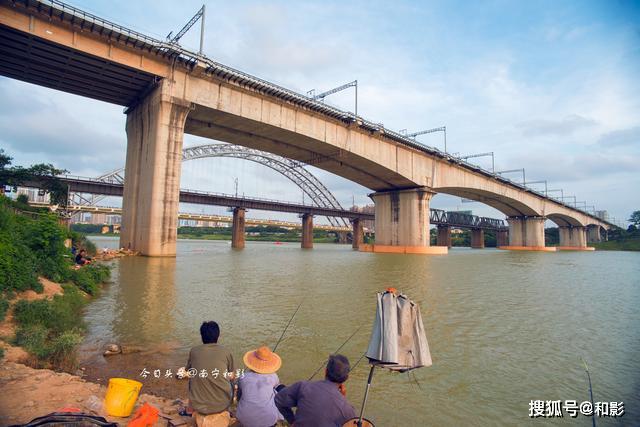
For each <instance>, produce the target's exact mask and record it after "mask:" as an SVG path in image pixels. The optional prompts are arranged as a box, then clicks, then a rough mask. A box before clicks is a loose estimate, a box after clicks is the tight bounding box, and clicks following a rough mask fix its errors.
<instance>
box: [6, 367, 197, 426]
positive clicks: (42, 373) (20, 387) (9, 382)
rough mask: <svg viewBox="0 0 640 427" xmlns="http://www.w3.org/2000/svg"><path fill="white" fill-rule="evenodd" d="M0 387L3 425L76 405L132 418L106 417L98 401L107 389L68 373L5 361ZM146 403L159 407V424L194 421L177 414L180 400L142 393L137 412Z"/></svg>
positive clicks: (95, 411) (110, 418) (117, 420)
mask: <svg viewBox="0 0 640 427" xmlns="http://www.w3.org/2000/svg"><path fill="white" fill-rule="evenodd" d="M0 390H2V398H0V426H8V425H12V424H22V423H26V422H28V421H30V420H32V419H34V418H36V417H39V416H42V415H46V414H48V413H51V412H55V411H57V410H59V409H61V408H63V407H75V408H78V409H80V410H81V411H83V412H87V413H91V414H94V415H100V416H104V417H105V418H107V419H108V420H109V421H113V422H117V423H119V424H123V425H124V424H126V423H127V422H128V421H129V420H130V419H131V418H132V417H129V418H116V417H109V416H106V413H105V412H104V409H103V408H101V407H100V405H99V404H96V402H102V401H103V400H104V396H105V393H106V391H107V388H106V387H105V386H103V385H100V384H95V383H91V382H87V381H85V380H83V379H82V378H80V377H78V376H75V375H70V374H67V373H59V372H54V371H51V370H48V369H34V368H30V367H28V366H25V365H22V364H19V363H13V362H4V363H3V364H2V366H0ZM143 391H144V388H143ZM144 403H149V404H150V405H153V406H154V407H156V408H157V409H159V410H160V412H161V415H162V417H161V418H160V419H159V422H158V423H157V425H167V424H168V422H169V421H171V423H172V424H173V425H187V424H188V423H190V421H191V418H190V417H181V416H179V415H178V414H177V413H178V410H179V406H180V405H181V404H182V402H181V401H180V400H176V399H165V398H161V397H157V396H154V395H150V394H141V395H140V397H139V398H138V401H137V402H136V407H135V408H134V413H135V411H136V410H137V409H138V408H139V407H140V406H142V405H143V404H144Z"/></svg>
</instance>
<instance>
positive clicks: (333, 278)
mask: <svg viewBox="0 0 640 427" xmlns="http://www.w3.org/2000/svg"><path fill="white" fill-rule="evenodd" d="M93 239H94V241H95V242H96V244H97V245H98V247H115V246H116V245H117V240H116V239H113V238H106V237H96V238H93ZM113 265H114V269H113V278H112V283H111V284H109V285H107V286H106V288H105V290H104V291H103V293H102V294H101V296H100V297H99V298H97V299H96V300H95V301H94V302H92V303H91V304H90V305H89V307H88V308H87V310H86V322H87V325H88V333H87V337H86V339H85V342H84V343H83V345H82V348H81V350H82V351H81V362H82V364H83V366H84V367H85V369H86V372H87V375H88V377H89V378H90V379H93V380H99V381H101V382H105V378H107V377H109V376H124V377H128V378H132V379H138V380H140V381H142V382H143V383H144V384H145V386H144V387H143V390H146V391H147V392H154V393H156V394H163V395H166V396H169V397H177V396H185V394H186V386H185V382H184V381H179V380H175V379H164V378H160V379H155V378H153V371H154V370H155V369H161V370H162V376H164V373H165V371H166V369H172V370H173V371H174V372H175V371H176V370H177V368H178V367H180V366H183V365H184V364H185V361H186V358H187V355H188V351H189V348H190V347H191V346H193V345H196V344H199V343H200V336H199V329H198V328H199V326H200V324H201V322H202V321H203V320H216V321H217V322H218V323H219V324H220V325H221V330H222V333H221V338H220V342H221V343H223V344H224V345H226V346H227V347H229V348H230V349H231V350H232V351H233V353H234V356H235V359H236V361H237V363H239V364H241V360H242V355H243V354H244V352H245V351H248V350H250V349H252V348H255V347H256V346H258V345H261V344H265V345H269V346H273V345H274V344H275V342H276V341H277V339H278V337H279V336H280V334H281V332H282V330H283V328H284V326H285V325H286V323H287V321H288V320H289V318H290V316H291V315H292V314H293V312H294V311H295V309H296V307H297V306H298V304H299V303H300V302H301V301H303V300H304V302H303V304H302V307H301V308H300V311H299V312H298V314H297V316H296V318H295V319H294V321H293V322H292V324H291V326H290V327H289V330H288V332H287V335H286V336H285V338H284V340H283V342H282V343H281V344H280V346H279V349H278V353H279V354H280V355H281V356H282V359H283V366H282V369H281V370H280V372H279V376H280V379H281V381H282V382H284V383H286V384H288V383H291V382H294V381H297V380H300V379H306V378H307V377H309V375H311V373H312V372H313V371H314V370H315V369H316V368H317V367H318V366H320V364H322V362H323V360H325V359H326V357H327V356H328V355H329V354H330V353H332V352H334V351H335V350H336V348H338V347H339V346H340V345H341V344H342V343H343V342H344V341H345V340H346V339H347V338H348V337H349V335H351V334H352V333H353V332H354V331H355V330H356V329H357V328H358V327H359V326H360V325H363V326H362V328H361V329H360V331H359V332H358V333H357V334H356V335H355V336H354V338H353V339H352V340H351V341H349V342H348V343H347V345H345V347H344V348H343V349H342V351H341V353H343V354H345V355H346V356H347V357H349V359H350V360H351V361H352V363H353V362H355V360H357V359H358V358H359V357H360V356H361V355H362V353H363V352H364V351H365V349H366V346H367V343H368V340H369V334H370V330H371V324H372V321H373V316H374V313H375V293H376V291H380V290H383V289H384V288H386V287H388V286H393V287H396V288H398V289H399V290H401V291H402V292H404V293H406V294H407V295H408V296H409V297H410V298H412V299H413V300H414V301H415V302H417V303H418V304H419V305H420V307H421V310H422V314H423V320H424V323H425V328H426V333H427V338H428V341H429V346H430V349H431V354H432V357H433V366H431V367H428V368H421V369H418V370H416V371H414V374H415V375H414V374H412V375H411V376H409V375H407V374H398V373H391V372H388V371H383V370H380V369H379V370H376V374H375V376H374V380H373V384H372V388H371V393H370V396H369V403H368V405H367V412H366V416H367V417H368V418H370V419H372V420H373V421H374V422H375V423H376V425H377V426H421V425H434V426H462V425H519V424H524V423H527V422H531V423H532V424H533V423H535V425H548V424H567V423H570V424H571V425H584V426H588V425H591V419H590V418H588V417H585V416H578V418H577V419H575V420H571V419H568V418H567V415H566V413H565V418H564V419H559V418H555V419H542V418H540V419H536V420H531V419H530V418H529V403H530V401H531V400H562V401H563V402H564V401H565V400H576V401H578V402H582V401H585V400H588V399H589V394H588V393H589V391H588V390H589V387H588V382H587V377H586V373H585V370H584V368H583V365H582V363H581V361H580V358H581V357H583V358H584V359H585V360H586V361H587V363H588V364H589V368H590V372H591V377H592V381H593V392H594V400H595V401H596V402H597V401H607V402H610V401H616V402H624V405H625V410H626V411H625V412H626V414H625V415H624V416H623V417H622V418H619V419H617V420H616V419H613V418H601V419H599V420H598V425H629V426H631V425H640V253H632V252H605V251H602V252H600V251H597V252H558V253H540V252H515V251H513V252H512V251H498V250H494V249H484V250H471V249H464V248H461V249H455V248H454V249H453V250H451V251H450V253H449V254H448V255H446V256H412V255H391V254H371V253H359V252H354V251H352V250H351V248H350V246H346V245H332V244H317V245H316V246H315V248H314V249H313V250H301V249H300V247H299V244H294V243H289V244H282V245H276V244H273V243H253V242H248V243H247V247H246V248H245V249H244V250H243V251H234V250H232V249H231V248H230V245H229V243H228V242H221V241H202V240H181V241H179V242H178V256H177V257H176V258H175V259H174V258H167V259H165V258H145V257H129V258H122V259H119V260H116V261H114V262H113ZM110 342H117V343H123V344H129V345H135V346H142V347H143V348H145V349H146V350H148V351H145V352H143V353H135V354H130V355H122V356H112V357H109V358H104V357H103V356H102V355H101V354H102V350H103V347H104V345H106V344H107V343H110ZM145 368H146V370H147V371H149V372H151V375H150V376H149V377H147V378H146V379H143V378H141V377H140V373H141V371H142V370H143V369H145ZM367 374H368V366H367V364H366V363H364V362H362V363H360V365H359V366H358V367H357V368H356V369H355V371H354V372H352V374H351V377H350V379H349V381H348V383H347V389H348V398H349V400H350V401H351V403H352V404H353V405H354V406H355V407H356V408H357V409H359V408H360V404H361V400H362V396H363V393H364V388H365V383H366V378H367Z"/></svg>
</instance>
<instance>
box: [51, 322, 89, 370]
mask: <svg viewBox="0 0 640 427" xmlns="http://www.w3.org/2000/svg"><path fill="white" fill-rule="evenodd" d="M81 342H82V334H81V333H80V331H75V330H74V331H65V332H63V333H62V334H60V335H58V336H57V337H55V338H54V339H52V340H51V342H50V343H49V345H48V353H49V354H48V355H47V358H48V360H49V362H50V363H51V364H53V366H55V367H57V368H59V369H62V370H65V371H70V372H73V370H74V369H75V368H76V367H77V350H76V348H77V346H78V345H79V344H80V343H81Z"/></svg>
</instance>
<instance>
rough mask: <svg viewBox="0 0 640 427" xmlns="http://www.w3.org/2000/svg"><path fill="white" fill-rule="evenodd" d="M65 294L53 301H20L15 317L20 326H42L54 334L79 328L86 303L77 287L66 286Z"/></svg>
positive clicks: (15, 308)
mask: <svg viewBox="0 0 640 427" xmlns="http://www.w3.org/2000/svg"><path fill="white" fill-rule="evenodd" d="M63 288H64V294H63V295H56V296H54V297H53V299H52V300H47V299H42V300H36V301H25V300H22V301H18V302H17V303H16V305H15V307H14V311H13V315H14V318H15V319H16V321H17V322H18V324H19V325H20V326H33V325H41V326H43V327H45V328H46V329H48V330H50V331H52V332H54V333H62V332H64V331H68V330H71V329H75V328H77V327H78V326H79V325H80V324H81V321H80V319H81V314H82V307H83V306H84V304H85V303H86V301H85V299H84V298H83V296H82V294H81V293H80V291H78V289H77V288H76V287H75V286H72V285H65V286H63Z"/></svg>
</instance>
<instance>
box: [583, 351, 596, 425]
mask: <svg viewBox="0 0 640 427" xmlns="http://www.w3.org/2000/svg"><path fill="white" fill-rule="evenodd" d="M580 360H582V364H583V365H584V370H585V371H586V372H587V378H588V379H589V396H590V398H591V408H592V409H593V411H592V412H591V421H592V422H593V427H596V408H595V406H594V405H593V388H592V387H591V374H590V373H589V367H588V366H587V362H585V361H584V359H583V358H582V357H580Z"/></svg>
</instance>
